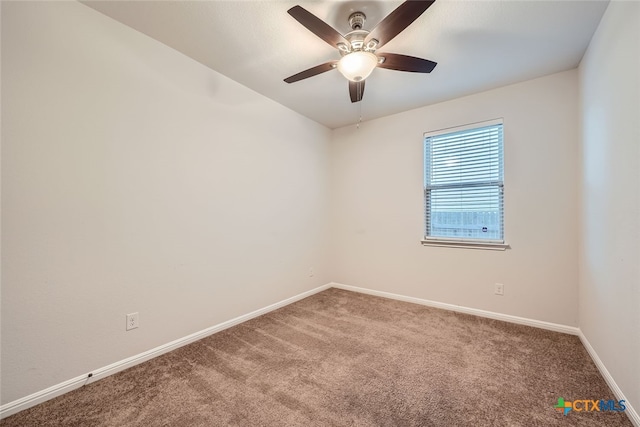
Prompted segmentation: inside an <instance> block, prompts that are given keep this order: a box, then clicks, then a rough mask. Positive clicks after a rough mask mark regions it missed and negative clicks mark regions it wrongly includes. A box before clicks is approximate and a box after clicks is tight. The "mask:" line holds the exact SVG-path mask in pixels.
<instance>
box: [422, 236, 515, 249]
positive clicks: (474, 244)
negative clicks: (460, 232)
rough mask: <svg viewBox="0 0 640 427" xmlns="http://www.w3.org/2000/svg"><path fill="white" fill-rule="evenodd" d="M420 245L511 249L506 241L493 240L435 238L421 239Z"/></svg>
mask: <svg viewBox="0 0 640 427" xmlns="http://www.w3.org/2000/svg"><path fill="white" fill-rule="evenodd" d="M421 243H422V246H440V247H445V248H462V249H484V250H488V251H504V250H506V249H511V246H509V245H508V244H506V243H494V242H470V241H463V240H436V239H422V240H421Z"/></svg>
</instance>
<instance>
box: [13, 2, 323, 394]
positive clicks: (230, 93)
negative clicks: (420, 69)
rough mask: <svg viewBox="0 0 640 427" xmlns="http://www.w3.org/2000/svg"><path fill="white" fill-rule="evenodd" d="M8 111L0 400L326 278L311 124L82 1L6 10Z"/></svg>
mask: <svg viewBox="0 0 640 427" xmlns="http://www.w3.org/2000/svg"><path fill="white" fill-rule="evenodd" d="M2 106H3V110H2V208H3V211H2V267H3V268H2V307H1V312H2V330H1V333H2V343H1V348H2V354H1V359H2V365H1V370H2V391H1V394H2V403H3V404H4V403H7V402H11V401H14V400H15V399H18V398H21V397H24V396H26V395H29V394H31V393H34V392H36V391H40V390H43V389H45V388H47V387H49V386H52V385H54V384H58V383H60V382H62V381H65V380H68V379H70V378H73V377H76V376H78V375H82V374H85V373H87V372H89V371H90V370H93V369H96V368H100V367H103V366H106V365H108V364H110V363H113V362H116V361H120V360H122V359H125V358H127V357H129V356H132V355H135V354H139V353H141V352H143V351H146V350H148V349H150V348H153V347H156V346H158V345H162V344H165V343H168V342H170V341H172V340H174V339H177V338H181V337H184V336H186V335H188V334H191V333H193V332H196V331H200V330H202V329H204V328H207V327H210V326H212V325H215V324H218V323H220V322H222V321H225V320H228V319H231V318H234V317H236V316H239V315H243V314H246V313H249V312H251V311H253V310H256V309H258V308H262V307H265V306H267V305H269V304H272V303H274V302H277V301H280V300H283V299H285V298H288V297H291V296H293V295H296V294H299V293H301V292H303V291H306V290H309V289H312V288H314V287H317V286H319V285H322V284H325V283H327V282H329V281H330V277H329V276H328V272H327V268H326V238H325V236H326V235H327V230H326V226H325V224H326V221H325V220H324V218H325V217H326V212H325V210H326V206H327V197H328V196H327V180H328V179H327V176H326V175H327V170H328V166H327V162H328V160H327V159H328V142H329V139H330V131H329V130H328V129H326V128H324V127H322V126H320V125H318V124H317V123H314V122H312V121H310V120H308V119H306V118H304V117H302V116H300V115H298V114H297V113H294V112H292V111H290V110H288V109H286V108H284V107H282V106H281V105H279V104H277V103H275V102H273V101H270V100H268V99H266V98H264V97H263V96H261V95H258V94H256V93H255V92H252V91H250V90H249V89H247V88H245V87H243V86H241V85H239V84H237V83H235V82H233V81H231V80H229V79H227V78H226V77H224V76H222V75H220V74H218V73H216V72H214V71H212V70H210V69H208V68H206V67H204V66H203V65H201V64H199V63H196V62H194V61H193V60H191V59H189V58H187V57H185V56H183V55H182V54H180V53H178V52H176V51H174V50H172V49H170V48H168V47H166V46H165V45H162V44H160V43H158V42H156V41H154V40H151V39H149V38H148V37H146V36H144V35H142V34H140V33H138V32H136V31H133V30H131V29H130V28H128V27H125V26H123V25H121V24H119V23H117V22H115V21H113V20H111V19H109V18H107V17H105V16H103V15H101V14H99V13H98V12H96V11H94V10H92V9H90V8H88V7H86V6H84V5H82V4H79V3H76V2H37V3H35V2H2ZM309 267H313V268H314V269H315V273H316V274H315V276H314V277H311V278H310V277H308V272H309ZM136 311H137V312H139V313H140V328H139V329H136V330H133V331H130V332H125V314H126V313H131V312H136Z"/></svg>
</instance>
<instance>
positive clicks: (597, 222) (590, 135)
mask: <svg viewBox="0 0 640 427" xmlns="http://www.w3.org/2000/svg"><path fill="white" fill-rule="evenodd" d="M638 23H640V3H638V2H619V1H613V2H611V3H610V4H609V7H608V8H607V11H606V12H605V14H604V16H603V18H602V21H601V22H600V26H599V27H598V30H597V31H596V33H595V34H594V36H593V39H592V41H591V44H590V46H589V49H588V50H587V53H586V55H585V56H584V58H583V60H582V63H581V64H580V68H579V70H580V88H581V93H582V118H583V120H582V140H583V153H582V197H581V212H582V221H581V230H580V235H581V250H580V292H579V294H580V298H579V313H580V328H581V329H582V332H583V333H584V335H585V336H586V338H587V339H588V340H589V342H590V343H591V345H592V346H593V348H594V349H595V351H596V352H597V353H598V356H599V357H600V359H601V360H602V361H603V362H604V364H605V366H606V367H607V369H608V371H609V373H610V374H611V375H612V376H613V379H614V380H615V381H616V383H617V384H618V386H619V387H620V389H621V390H622V392H623V393H624V394H625V396H626V397H627V399H628V400H629V401H630V402H631V404H632V405H633V406H634V408H638V407H639V406H640V172H639V171H640V26H639V25H638ZM636 410H637V409H636Z"/></svg>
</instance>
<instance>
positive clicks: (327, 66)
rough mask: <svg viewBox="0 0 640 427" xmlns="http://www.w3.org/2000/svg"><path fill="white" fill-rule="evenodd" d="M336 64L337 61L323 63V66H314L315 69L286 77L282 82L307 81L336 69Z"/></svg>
mask: <svg viewBox="0 0 640 427" xmlns="http://www.w3.org/2000/svg"><path fill="white" fill-rule="evenodd" d="M337 63H338V61H329V62H325V63H324V64H320V65H316V66H315V67H311V68H309V69H308V70H304V71H300V72H299V73H298V74H294V75H293V76H290V77H287V78H286V79H284V81H285V82H287V83H295V82H297V81H300V80H304V79H308V78H309V77H313V76H317V75H318V74H322V73H325V72H327V71H330V70H333V69H334V68H336V64H337Z"/></svg>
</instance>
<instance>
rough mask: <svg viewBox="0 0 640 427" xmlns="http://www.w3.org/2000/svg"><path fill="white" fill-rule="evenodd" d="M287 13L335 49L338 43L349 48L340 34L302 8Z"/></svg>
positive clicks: (295, 7)
mask: <svg viewBox="0 0 640 427" xmlns="http://www.w3.org/2000/svg"><path fill="white" fill-rule="evenodd" d="M287 12H288V13H289V15H291V16H293V17H294V18H295V19H296V20H297V21H298V22H299V23H301V24H302V25H304V26H305V27H306V28H307V30H309V31H311V32H312V33H313V34H315V35H316V36H318V37H320V38H321V39H322V40H324V41H326V42H327V43H329V44H330V45H331V46H333V47H335V48H336V49H337V48H338V43H344V44H345V45H347V46H350V44H349V42H348V41H347V39H345V38H344V37H342V34H340V33H339V32H337V31H336V30H335V29H334V28H333V27H331V26H330V25H329V24H327V23H326V22H324V21H323V20H322V19H320V18H318V17H317V16H315V15H314V14H313V13H311V12H309V11H308V10H306V9H304V8H303V7H301V6H294V7H292V8H291V9H289V10H288V11H287Z"/></svg>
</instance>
